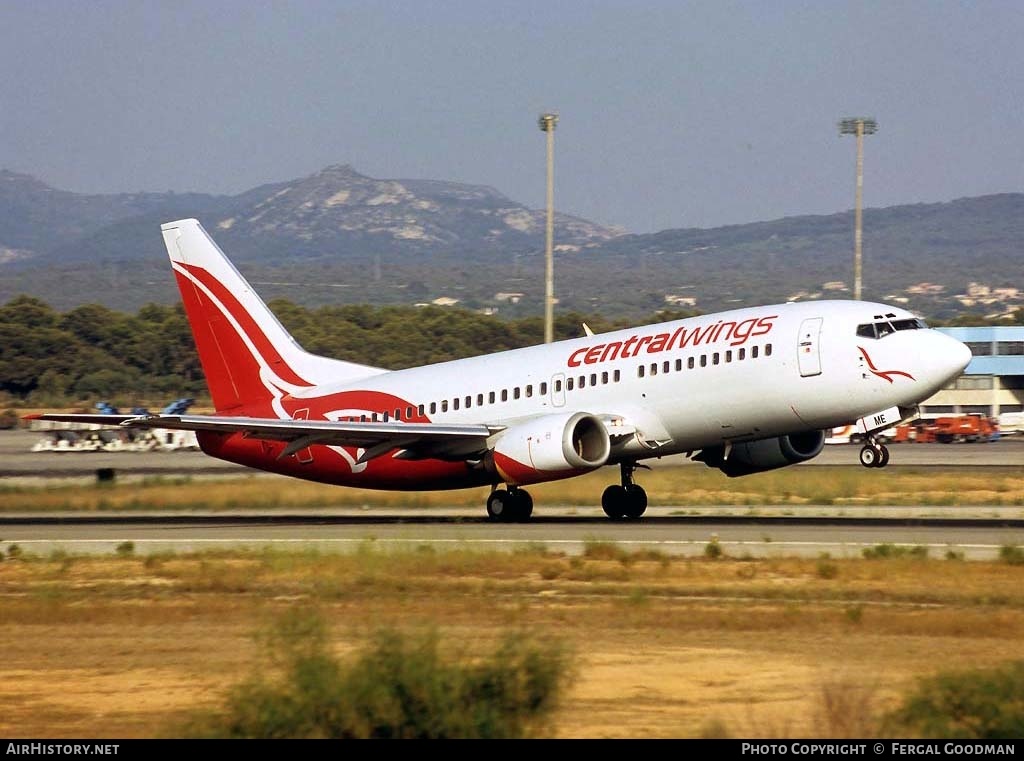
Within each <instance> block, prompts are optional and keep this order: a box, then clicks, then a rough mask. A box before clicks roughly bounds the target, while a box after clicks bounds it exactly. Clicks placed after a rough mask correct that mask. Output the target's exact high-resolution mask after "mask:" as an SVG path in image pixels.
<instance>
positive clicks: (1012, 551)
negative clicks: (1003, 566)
mask: <svg viewBox="0 0 1024 761" xmlns="http://www.w3.org/2000/svg"><path fill="white" fill-rule="evenodd" d="M999 559H1000V560H1002V561H1003V562H1004V563H1008V564H1009V565H1024V550H1022V549H1021V548H1020V547H1016V546H1014V545H1012V544H1004V545H1003V546H1002V547H1000V548H999Z"/></svg>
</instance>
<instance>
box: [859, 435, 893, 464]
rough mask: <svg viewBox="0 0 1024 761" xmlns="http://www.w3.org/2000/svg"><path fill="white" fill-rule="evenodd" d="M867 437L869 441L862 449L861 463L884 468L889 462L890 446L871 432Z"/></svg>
mask: <svg viewBox="0 0 1024 761" xmlns="http://www.w3.org/2000/svg"><path fill="white" fill-rule="evenodd" d="M867 439H868V443H867V444H865V445H864V448H863V449H861V450H860V464H861V465H863V466H864V467H865V468H884V467H885V466H886V465H888V464H889V448H888V447H886V446H885V444H879V443H878V441H877V440H876V439H875V437H874V436H872V435H870V434H868V437H867Z"/></svg>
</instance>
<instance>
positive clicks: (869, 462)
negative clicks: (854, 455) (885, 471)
mask: <svg viewBox="0 0 1024 761" xmlns="http://www.w3.org/2000/svg"><path fill="white" fill-rule="evenodd" d="M880 459H881V453H880V452H879V451H878V450H876V449H875V448H874V447H873V446H871V445H865V447H864V448H863V449H861V450H860V464H861V465H863V466H864V467H865V468H874V467H877V465H878V461H879V460H880Z"/></svg>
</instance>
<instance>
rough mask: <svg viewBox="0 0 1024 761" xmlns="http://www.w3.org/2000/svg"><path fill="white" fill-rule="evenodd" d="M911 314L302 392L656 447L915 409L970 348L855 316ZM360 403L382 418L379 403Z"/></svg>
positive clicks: (824, 312)
mask: <svg viewBox="0 0 1024 761" xmlns="http://www.w3.org/2000/svg"><path fill="white" fill-rule="evenodd" d="M887 315H888V317H886V316H887ZM911 319H913V316H912V315H911V314H910V313H908V312H906V311H904V310H900V309H895V308H893V307H890V306H887V305H882V304H873V303H867V302H854V301H815V302H803V303H790V304H781V305H775V306H768V307H756V308H751V309H740V310H735V311H731V312H723V313H719V314H713V315H707V316H703V317H694V318H690V319H686V320H679V321H674V322H669V323H663V324H659V325H648V326H644V327H640V328H635V329H629V330H622V331H616V332H613V333H605V334H600V335H595V336H589V337H586V338H579V339H573V340H569V341H560V342H558V343H553V344H548V345H541V346H533V347H529V348H525V349H516V350H512V351H506V352H501V353H497V354H491V355H486V356H480V357H473V358H469V359H461V360H455V361H452V362H444V363H440V364H435V365H429V366H424V367H417V368H411V369H408V370H399V371H394V372H389V373H385V374H382V375H377V376H373V377H369V378H365V379H363V380H361V381H355V382H352V381H349V382H346V383H343V384H338V385H336V386H334V385H331V384H327V385H321V386H316V387H314V388H311V389H309V390H308V391H303V392H300V393H297V394H295V395H294V396H293V398H294V399H295V400H296V401H298V400H301V399H303V398H316V397H321V398H322V397H324V396H329V395H333V394H335V393H337V392H342V391H357V390H358V391H368V392H380V393H383V394H388V395H391V396H393V397H397V398H399V399H401V400H404V401H405V402H406V405H405V406H404V407H403V406H397V407H396V409H394V410H388V411H386V414H387V416H388V417H387V419H389V420H393V421H400V420H402V419H408V418H407V417H406V415H407V412H408V408H409V407H411V408H413V413H414V415H418V416H422V417H426V418H427V419H429V420H430V421H431V422H434V423H484V424H488V425H510V424H514V423H515V422H517V421H520V420H524V419H528V418H532V417H535V416H538V415H543V414H546V413H555V412H563V411H585V412H589V413H593V414H597V415H609V416H614V417H617V418H618V417H621V418H622V419H623V421H624V422H625V424H627V425H629V426H632V427H635V429H636V432H637V436H636V437H635V439H633V440H631V441H630V442H629V444H628V445H627V446H626V447H625V448H622V447H620V448H619V449H618V450H617V451H616V452H615V455H616V458H617V459H621V458H622V457H629V458H642V457H645V456H660V455H664V454H672V453H676V452H684V451H692V450H697V449H702V448H704V447H709V446H714V445H716V444H721V443H725V442H733V441H744V440H752V439H762V438H766V437H770V436H778V435H783V434H788V433H792V432H798V431H806V430H811V429H824V428H830V427H834V426H838V425H844V424H847V423H850V422H852V421H854V420H857V419H858V418H861V417H863V416H865V415H867V414H870V413H872V412H876V411H878V410H882V409H886V408H890V407H894V406H898V407H913V406H914V405H916V404H917V403H918V402H920V401H922V400H924V399H926V398H928V397H929V396H931V395H932V394H934V393H935V392H936V391H937V390H938V389H940V388H942V386H943V385H945V384H946V383H948V382H949V381H950V380H951V379H952V378H954V377H956V375H958V374H959V373H960V372H961V371H962V370H963V367H964V366H965V365H966V363H967V361H968V360H969V353H966V348H965V347H964V346H963V344H961V343H960V342H958V341H955V340H953V339H951V338H949V337H947V336H945V335H942V334H940V333H938V332H936V331H933V330H929V329H908V330H900V331H894V332H891V333H890V334H888V335H886V336H884V337H882V338H865V337H862V336H858V335H857V328H858V326H859V325H864V324H871V323H873V322H876V321H879V320H882V321H886V320H887V321H889V322H892V321H897V320H911ZM659 336H661V337H663V338H661V339H659V338H658V337H659ZM673 337H674V340H673ZM481 402H482V403H481ZM359 412H360V411H359V410H346V411H343V414H342V415H341V417H344V416H345V415H353V414H358V413H359ZM362 412H364V413H366V414H367V416H368V419H369V417H370V415H371V414H372V413H373V412H376V413H377V415H378V419H381V420H383V419H384V417H383V416H384V414H385V412H384V411H381V410H363V411H362ZM396 413H397V414H398V417H397V418H396V417H395V415H396ZM335 417H338V415H335Z"/></svg>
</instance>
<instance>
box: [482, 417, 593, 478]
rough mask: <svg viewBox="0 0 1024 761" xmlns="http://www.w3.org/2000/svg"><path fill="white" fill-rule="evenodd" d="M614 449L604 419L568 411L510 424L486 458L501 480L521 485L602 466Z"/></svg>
mask: <svg viewBox="0 0 1024 761" xmlns="http://www.w3.org/2000/svg"><path fill="white" fill-rule="evenodd" d="M610 453H611V441H610V439H609V437H608V431H607V429H606V428H605V427H604V424H603V423H602V422H601V421H600V419H598V418H597V417H596V416H594V415H591V414H589V413H586V412H567V413H564V414H559V415H544V416H543V417H538V418H533V419H532V420H527V421H525V422H523V423H518V424H515V425H511V426H509V427H508V428H506V429H505V430H504V431H502V432H501V433H500V434H498V438H497V441H496V442H495V443H494V446H493V448H492V449H491V451H490V452H488V453H487V455H486V457H485V458H484V462H485V464H486V466H487V468H488V469H489V470H490V471H491V472H492V473H494V474H495V475H497V476H498V477H499V478H500V479H501V480H503V481H505V482H506V483H508V484H511V485H514V486H521V485H523V484H532V483H538V482H540V481H555V480H557V479H559V478H568V477H570V476H575V475H579V474H580V473H586V472H587V471H590V470H594V469H595V468H600V467H601V466H602V465H604V464H605V463H606V462H608V455H609V454H610Z"/></svg>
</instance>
